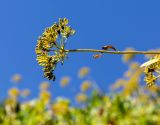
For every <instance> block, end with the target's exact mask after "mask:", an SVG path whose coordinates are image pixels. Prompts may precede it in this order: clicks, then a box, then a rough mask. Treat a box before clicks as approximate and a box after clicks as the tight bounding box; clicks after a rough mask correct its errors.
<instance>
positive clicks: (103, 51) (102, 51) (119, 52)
mask: <svg viewBox="0 0 160 125" xmlns="http://www.w3.org/2000/svg"><path fill="white" fill-rule="evenodd" d="M65 52H95V53H96V52H99V53H107V54H160V51H106V50H97V49H71V50H65Z"/></svg>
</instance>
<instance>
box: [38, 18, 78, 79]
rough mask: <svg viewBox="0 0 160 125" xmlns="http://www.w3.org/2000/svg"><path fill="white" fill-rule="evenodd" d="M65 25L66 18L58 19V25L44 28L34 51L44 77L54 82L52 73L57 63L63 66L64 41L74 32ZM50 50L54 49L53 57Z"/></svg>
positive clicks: (65, 54) (64, 56)
mask: <svg viewBox="0 0 160 125" xmlns="http://www.w3.org/2000/svg"><path fill="white" fill-rule="evenodd" d="M67 24H68V20H67V19H66V18H64V19H59V22H58V23H55V24H53V25H52V26H51V27H48V28H46V29H45V31H44V33H43V34H42V36H40V37H39V39H38V43H37V46H36V50H35V51H36V54H37V61H38V63H39V65H40V66H43V67H44V68H43V71H44V77H45V78H48V79H49V80H51V79H52V80H55V75H54V74H53V71H54V69H55V68H56V65H57V64H58V63H59V62H61V63H62V64H63V62H64V59H65V58H66V56H67V52H65V50H64V48H65V43H66V40H67V38H68V37H69V36H71V35H73V34H74V32H75V30H73V29H72V28H71V27H70V26H67ZM52 48H54V54H53V55H52V53H51V52H53V50H51V49H52Z"/></svg>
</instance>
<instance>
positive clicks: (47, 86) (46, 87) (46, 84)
mask: <svg viewBox="0 0 160 125" xmlns="http://www.w3.org/2000/svg"><path fill="white" fill-rule="evenodd" d="M39 88H40V90H41V91H45V90H48V89H49V83H48V82H46V81H44V82H42V83H41V84H40V87H39Z"/></svg>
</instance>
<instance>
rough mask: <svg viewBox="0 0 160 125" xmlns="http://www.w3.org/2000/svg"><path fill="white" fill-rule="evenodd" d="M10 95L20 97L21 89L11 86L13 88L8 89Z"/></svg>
mask: <svg viewBox="0 0 160 125" xmlns="http://www.w3.org/2000/svg"><path fill="white" fill-rule="evenodd" d="M8 95H9V96H10V97H14V98H16V97H18V96H19V95H20V91H19V89H17V88H11V89H9V90H8Z"/></svg>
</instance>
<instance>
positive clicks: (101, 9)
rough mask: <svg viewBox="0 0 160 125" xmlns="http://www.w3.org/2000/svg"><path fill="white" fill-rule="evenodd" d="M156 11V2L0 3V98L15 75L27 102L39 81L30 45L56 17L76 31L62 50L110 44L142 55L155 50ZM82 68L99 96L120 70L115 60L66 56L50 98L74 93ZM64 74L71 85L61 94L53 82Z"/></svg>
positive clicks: (159, 25)
mask: <svg viewBox="0 0 160 125" xmlns="http://www.w3.org/2000/svg"><path fill="white" fill-rule="evenodd" d="M159 6H160V1H159V0H154V1H149V0H1V1H0V16H1V18H0V46H1V48H0V56H1V59H0V60H1V61H0V98H4V97H5V95H6V94H5V92H6V90H7V89H8V88H10V87H11V86H13V83H11V81H10V79H11V77H12V75H13V74H15V73H19V74H21V75H22V76H23V81H22V82H21V84H20V85H19V88H30V89H31V90H32V95H31V98H34V97H36V96H37V94H38V85H39V83H40V82H41V81H44V80H45V79H44V78H43V77H42V75H43V74H42V73H43V72H42V71H41V67H40V66H39V65H38V64H37V62H36V55H35V51H34V49H35V45H36V43H37V38H38V36H40V35H41V33H42V32H43V30H44V28H45V27H47V26H50V25H52V24H53V23H54V22H55V21H57V20H58V18H63V17H66V18H68V19H69V20H70V25H71V26H72V27H73V28H74V29H75V30H76V34H75V35H74V36H73V37H71V38H70V39H69V41H68V45H67V48H72V49H75V48H101V46H103V45H106V44H112V45H114V46H115V47H116V48H117V49H118V50H123V49H125V48H126V47H134V48H135V49H137V50H148V49H152V48H157V47H159V45H160V42H159V41H160V7H159ZM140 58H143V57H142V56H140ZM136 59H137V61H138V60H139V58H136ZM141 61H142V60H141ZM82 66H89V67H90V68H91V76H92V77H94V79H95V80H96V82H97V83H98V84H99V86H100V87H101V88H103V90H105V91H107V90H108V88H109V85H110V84H111V83H113V82H114V81H115V80H116V79H117V78H119V77H121V76H122V74H123V72H124V71H125V70H126V65H125V64H123V63H122V62H121V56H119V55H118V56H117V55H113V56H110V55H105V56H103V58H101V59H99V60H94V59H93V58H92V54H84V53H79V54H78V53H76V54H71V55H70V56H69V60H68V61H66V62H65V64H64V66H63V67H62V66H60V65H59V66H58V67H57V69H56V72H55V73H56V76H57V80H56V81H55V82H54V83H52V82H51V83H52V88H51V91H52V94H53V97H55V96H65V97H73V96H74V95H75V93H76V92H73V91H72V90H71V88H72V87H74V88H76V90H77V91H78V88H79V85H80V82H81V81H79V80H78V79H77V71H78V69H79V68H80V67H82ZM64 75H69V76H71V77H72V81H71V83H70V85H69V86H68V87H67V88H65V89H62V88H60V87H59V80H60V78H61V77H62V76H64Z"/></svg>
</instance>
